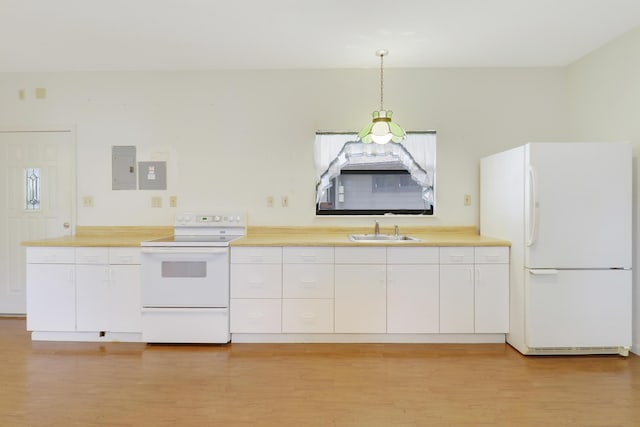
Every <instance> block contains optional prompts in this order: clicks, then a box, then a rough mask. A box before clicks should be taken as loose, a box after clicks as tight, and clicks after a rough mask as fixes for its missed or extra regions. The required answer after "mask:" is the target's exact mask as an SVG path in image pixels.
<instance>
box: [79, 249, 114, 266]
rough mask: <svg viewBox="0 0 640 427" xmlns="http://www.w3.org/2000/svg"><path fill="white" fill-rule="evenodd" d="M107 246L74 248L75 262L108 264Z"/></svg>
mask: <svg viewBox="0 0 640 427" xmlns="http://www.w3.org/2000/svg"><path fill="white" fill-rule="evenodd" d="M108 263H109V250H108V248H76V264H108Z"/></svg>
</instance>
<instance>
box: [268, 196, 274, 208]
mask: <svg viewBox="0 0 640 427" xmlns="http://www.w3.org/2000/svg"><path fill="white" fill-rule="evenodd" d="M267 207H268V208H272V207H273V196H267Z"/></svg>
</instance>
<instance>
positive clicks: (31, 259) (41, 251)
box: [27, 247, 76, 264]
mask: <svg viewBox="0 0 640 427" xmlns="http://www.w3.org/2000/svg"><path fill="white" fill-rule="evenodd" d="M75 262H76V250H75V248H60V247H57V248H53V247H29V248H27V263H29V264H74V263H75Z"/></svg>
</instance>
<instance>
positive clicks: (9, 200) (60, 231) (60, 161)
mask: <svg viewBox="0 0 640 427" xmlns="http://www.w3.org/2000/svg"><path fill="white" fill-rule="evenodd" d="M75 158H76V157H75V134H74V132H73V131H72V130H71V129H62V130H1V129H0V314H24V313H26V277H25V271H26V260H25V252H26V251H25V248H24V247H23V246H21V242H23V241H25V240H37V239H44V238H51V237H59V236H64V235H70V234H72V232H73V229H74V221H75V216H74V214H73V213H74V212H75V209H74V206H75V193H76V184H75V169H76V167H75V166H76V165H75Z"/></svg>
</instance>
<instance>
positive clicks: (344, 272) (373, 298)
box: [334, 248, 387, 334]
mask: <svg viewBox="0 0 640 427" xmlns="http://www.w3.org/2000/svg"><path fill="white" fill-rule="evenodd" d="M356 249H359V248H356ZM382 249H384V248H382ZM386 270H387V266H386V265H372V264H368V265H367V264H338V265H336V266H335V305H334V311H335V313H334V317H335V331H336V332H337V333H372V334H373V333H378V334H384V333H385V332H386V331H387V304H386V299H387V280H386V277H387V271H386Z"/></svg>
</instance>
